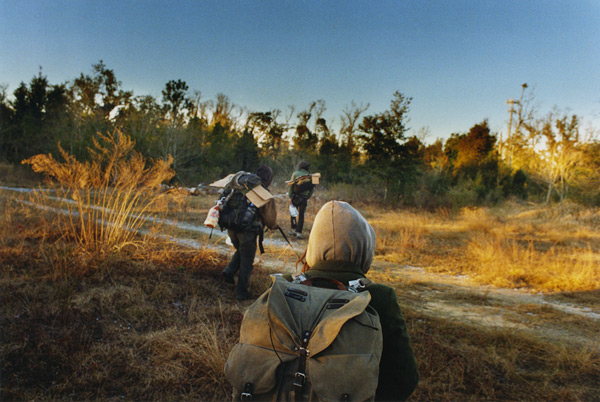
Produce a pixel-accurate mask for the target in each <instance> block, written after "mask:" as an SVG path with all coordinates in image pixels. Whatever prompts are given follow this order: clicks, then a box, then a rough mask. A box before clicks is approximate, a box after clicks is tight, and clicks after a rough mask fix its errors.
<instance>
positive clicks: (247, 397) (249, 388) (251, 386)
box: [240, 382, 254, 401]
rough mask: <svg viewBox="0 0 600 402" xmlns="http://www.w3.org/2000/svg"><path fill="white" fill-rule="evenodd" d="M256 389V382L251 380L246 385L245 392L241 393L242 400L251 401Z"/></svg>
mask: <svg viewBox="0 0 600 402" xmlns="http://www.w3.org/2000/svg"><path fill="white" fill-rule="evenodd" d="M253 390H254V384H252V383H251V382H247V383H246V384H245V385H244V392H242V394H241V395H240V400H241V401H251V400H252V391H253Z"/></svg>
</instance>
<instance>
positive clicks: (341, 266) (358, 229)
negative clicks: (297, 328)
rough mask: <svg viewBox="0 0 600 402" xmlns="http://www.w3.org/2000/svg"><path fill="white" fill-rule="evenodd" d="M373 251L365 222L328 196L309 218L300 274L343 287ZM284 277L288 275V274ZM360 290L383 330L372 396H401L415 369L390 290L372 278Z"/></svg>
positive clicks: (366, 265) (364, 268)
mask: <svg viewBox="0 0 600 402" xmlns="http://www.w3.org/2000/svg"><path fill="white" fill-rule="evenodd" d="M374 252H375V231H374V230H373V228H372V227H371V225H370V224H369V222H367V220H366V219H365V218H364V217H363V216H362V215H361V214H360V212H358V211H357V210H356V209H354V208H353V207H352V206H350V204H348V203H346V202H342V201H329V202H328V203H326V204H325V205H323V207H322V208H321V209H320V210H319V212H318V213H317V215H316V217H315V221H314V223H313V226H312V229H311V232H310V236H309V238H308V245H307V248H306V261H305V264H304V268H303V275H305V276H306V277H307V278H311V277H324V278H330V279H335V280H337V281H339V282H342V283H343V284H344V285H346V286H348V282H350V281H353V280H357V279H361V278H366V276H365V274H366V273H367V272H368V271H369V269H370V268H371V262H372V261H373V255H374ZM285 277H286V278H287V279H288V280H290V279H291V275H286V276H285ZM366 289H367V291H368V292H369V293H370V294H371V302H370V305H371V306H372V307H373V308H374V309H375V310H376V311H377V313H378V314H379V319H380V322H381V327H382V335H383V351H382V355H381V360H380V363H379V381H378V385H377V391H376V394H375V400H379V401H401V400H405V399H407V398H408V397H409V396H410V394H411V393H412V392H413V391H414V389H415V388H416V386H417V383H418V381H419V373H418V371H417V363H416V360H415V357H414V354H413V350H412V347H411V346H410V337H409V335H408V331H407V329H406V321H405V320H404V317H403V316H402V312H401V311H400V306H399V304H398V299H397V296H396V292H395V291H394V289H393V288H391V287H389V286H386V285H383V284H377V283H371V284H370V285H368V286H367V288H366Z"/></svg>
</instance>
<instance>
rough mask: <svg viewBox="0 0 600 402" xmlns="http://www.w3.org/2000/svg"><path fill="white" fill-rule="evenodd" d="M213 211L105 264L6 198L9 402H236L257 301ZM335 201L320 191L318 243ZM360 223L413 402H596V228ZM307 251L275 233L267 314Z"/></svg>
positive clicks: (590, 220) (197, 206)
mask: <svg viewBox="0 0 600 402" xmlns="http://www.w3.org/2000/svg"><path fill="white" fill-rule="evenodd" d="M274 192H275V193H276V194H282V193H283V188H276V189H275V191H274ZM214 198H215V196H214V195H211V194H203V195H200V196H197V197H191V196H188V197H186V198H185V199H184V200H183V201H182V202H180V203H179V204H167V205H170V206H168V207H167V209H166V211H165V216H164V218H168V219H170V220H169V221H162V222H163V224H162V225H158V226H152V227H151V225H150V224H149V223H144V224H142V225H140V227H139V228H138V229H139V233H142V234H138V235H136V236H135V237H133V238H131V239H128V240H127V241H125V242H123V243H120V244H119V245H118V246H115V245H112V246H111V247H109V248H99V247H95V246H94V247H90V245H89V244H87V245H86V243H85V241H84V240H82V238H78V237H76V236H74V235H73V234H72V233H71V232H69V231H65V227H64V226H61V222H64V219H58V218H57V216H58V214H57V210H60V209H61V208H66V207H65V204H64V203H62V202H61V201H60V197H58V198H54V199H48V198H44V197H43V196H38V197H37V198H36V197H33V196H31V195H30V194H28V193H22V192H15V191H12V190H8V189H3V190H0V205H1V206H2V207H1V210H2V211H3V212H2V216H0V228H1V229H0V269H1V274H2V277H1V282H0V292H1V296H0V297H1V298H0V300H1V302H0V303H1V317H0V320H1V321H0V326H1V327H2V331H1V332H2V333H1V334H0V340H1V344H0V348H1V349H0V350H1V354H0V359H1V381H2V385H1V394H0V399H2V400H34V399H35V400H91V399H100V400H182V399H185V400H191V399H194V400H206V401H219V400H227V399H228V398H229V393H230V387H229V385H228V383H227V380H226V379H225V377H224V374H223V370H222V369H223V365H224V362H225V361H226V359H227V356H228V353H229V350H230V349H231V347H232V346H233V345H234V344H235V342H236V340H237V336H238V334H239V332H238V331H239V325H240V322H241V319H242V315H243V312H244V309H245V308H246V307H247V306H248V304H249V303H250V302H251V301H247V302H244V303H237V302H235V299H234V297H233V290H232V288H231V287H230V285H228V284H226V283H223V282H222V281H221V280H220V271H221V270H222V268H223V267H224V265H225V264H226V262H227V259H228V256H229V255H231V249H230V248H229V247H228V246H227V245H226V244H225V242H224V238H223V237H222V236H221V234H220V233H218V232H215V233H213V235H212V236H211V238H210V239H209V237H208V235H207V233H206V232H205V231H203V230H202V229H201V226H202V221H203V220H204V217H205V216H206V212H207V210H208V208H209V207H210V206H211V205H212V203H213V202H214ZM336 198H339V195H338V194H334V193H329V192H326V191H318V192H317V197H315V198H314V199H312V200H311V201H310V203H309V209H308V211H307V217H308V222H307V225H306V226H307V227H308V228H310V227H311V224H312V218H313V217H314V215H315V213H316V212H317V211H318V209H319V207H320V206H321V205H322V204H323V203H324V202H326V201H327V200H329V199H336ZM180 201H181V200H180ZM277 204H278V210H279V216H280V217H279V222H280V225H281V226H282V227H284V228H285V229H287V228H288V225H289V224H288V223H287V221H288V219H289V218H288V215H287V213H286V207H287V205H286V202H285V197H278V198H277ZM41 205H44V206H46V207H47V208H46V209H41V207H40V206H41ZM353 205H354V206H355V207H356V208H357V209H359V210H360V211H361V212H362V213H363V215H364V216H365V217H366V218H367V219H368V220H369V221H370V222H371V224H372V225H373V226H374V228H375V230H376V233H377V237H378V241H377V252H376V258H375V262H374V264H373V268H372V269H371V271H370V278H371V279H373V280H375V281H379V282H383V283H386V284H388V285H390V286H392V287H394V288H395V289H396V291H397V294H398V298H399V300H400V303H401V307H402V310H403V313H404V315H405V317H406V319H407V323H408V328H409V333H410V335H411V340H412V345H413V348H414V349H415V353H416V357H417V361H418V363H419V371H420V376H421V381H420V383H419V386H418V387H417V389H416V391H415V393H414V394H413V395H412V396H411V400H413V401H420V400H423V401H425V400H452V401H454V400H469V401H478V400H510V401H515V400H518V401H539V400H561V401H587V400H600V385H599V384H600V342H599V341H600V339H599V338H598V335H597V334H598V333H600V268H599V267H600V210H598V209H589V208H583V207H580V206H578V205H576V204H569V203H562V204H558V205H552V206H544V205H534V204H528V203H523V202H516V201H515V202H507V203H505V204H502V205H500V206H498V207H493V208H468V209H461V210H437V211H417V210H399V209H395V210H393V209H386V208H384V207H380V206H376V205H365V204H362V203H360V202H355V203H353ZM50 207H51V208H54V209H50ZM286 231H287V230H286ZM167 236H168V237H167ZM184 240H185V241H184ZM293 243H294V248H293V249H292V248H290V247H289V246H286V243H285V242H284V241H283V240H282V238H281V235H280V234H279V233H278V232H273V233H267V235H266V253H265V254H263V255H259V256H257V260H256V263H255V271H254V274H253V276H252V282H251V289H250V290H251V293H252V295H253V297H256V296H258V295H260V294H261V293H262V292H263V291H264V290H265V289H266V288H267V287H268V284H269V278H268V275H269V274H270V273H273V272H291V271H293V270H294V269H295V263H296V260H297V259H298V255H300V254H301V253H302V251H303V250H304V247H305V246H306V241H305V240H300V241H293Z"/></svg>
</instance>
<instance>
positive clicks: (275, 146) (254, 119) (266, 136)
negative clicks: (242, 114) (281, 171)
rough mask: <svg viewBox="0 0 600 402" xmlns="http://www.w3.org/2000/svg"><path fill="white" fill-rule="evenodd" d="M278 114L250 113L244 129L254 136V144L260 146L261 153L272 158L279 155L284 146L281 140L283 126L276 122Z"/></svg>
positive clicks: (277, 111)
mask: <svg viewBox="0 0 600 402" xmlns="http://www.w3.org/2000/svg"><path fill="white" fill-rule="evenodd" d="M280 114H281V111H279V110H272V111H269V112H254V113H250V114H249V115H248V121H247V123H246V129H245V130H250V132H252V133H253V134H254V135H255V136H256V142H257V143H258V144H260V145H261V147H262V151H263V153H264V154H265V155H266V156H269V157H273V158H275V157H276V156H277V155H278V154H279V153H281V152H282V151H283V149H284V147H285V145H286V141H285V140H284V138H283V132H284V126H283V125H282V124H280V123H278V122H277V118H278V117H279V115H280Z"/></svg>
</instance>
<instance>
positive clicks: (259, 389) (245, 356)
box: [225, 275, 382, 401]
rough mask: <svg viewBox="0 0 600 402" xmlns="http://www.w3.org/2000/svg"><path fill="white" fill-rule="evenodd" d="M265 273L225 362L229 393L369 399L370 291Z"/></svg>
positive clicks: (377, 340) (376, 353)
mask: <svg viewBox="0 0 600 402" xmlns="http://www.w3.org/2000/svg"><path fill="white" fill-rule="evenodd" d="M272 277H273V286H272V287H271V288H270V289H269V290H267V291H266V292H265V293H264V294H263V295H262V296H260V297H259V298H258V299H257V300H256V301H255V302H254V303H253V304H252V305H251V306H250V307H249V308H248V309H247V311H246V313H245V314H244V319H243V320H242V326H241V329H240V341H239V343H238V344H237V345H235V346H234V348H233V349H232V350H231V353H230V354H229V358H228V360H227V363H226V365H225V374H226V375H227V378H228V380H229V382H230V383H231V384H232V385H233V388H234V391H233V400H250V399H252V400H271V401H303V400H304V401H365V400H374V396H375V390H376V389H377V381H378V375H379V360H380V358H381V351H382V334H381V325H380V322H379V316H378V315H377V312H376V311H375V310H374V309H373V308H372V307H371V306H369V302H370V300H371V295H370V294H369V292H352V291H349V290H341V289H326V288H320V287H315V286H307V285H306V284H302V283H300V284H298V283H292V282H288V281H287V280H285V279H284V278H283V277H281V276H279V275H274V276H272ZM313 279H315V278H313ZM319 279H324V278H319ZM340 285H341V284H340ZM341 287H343V285H342V286H341Z"/></svg>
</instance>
